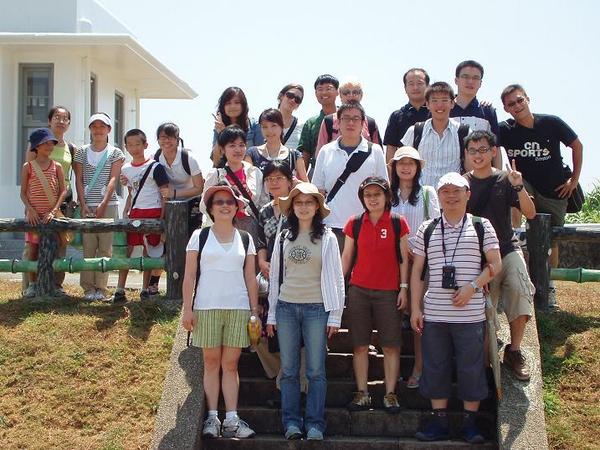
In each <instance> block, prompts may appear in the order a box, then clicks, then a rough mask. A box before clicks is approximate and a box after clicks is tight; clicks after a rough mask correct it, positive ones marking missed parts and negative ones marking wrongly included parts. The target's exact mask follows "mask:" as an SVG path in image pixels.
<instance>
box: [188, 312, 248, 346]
mask: <svg viewBox="0 0 600 450" xmlns="http://www.w3.org/2000/svg"><path fill="white" fill-rule="evenodd" d="M194 314H195V315H196V320H197V322H196V326H195V327H194V330H193V331H192V344H193V345H194V346H196V347H202V348H213V347H221V346H222V347H237V348H244V347H248V346H249V345H250V338H249V337H248V320H250V311H249V310H247V309H201V310H197V311H194Z"/></svg>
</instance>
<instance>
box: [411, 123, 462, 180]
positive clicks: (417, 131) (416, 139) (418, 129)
mask: <svg viewBox="0 0 600 450" xmlns="http://www.w3.org/2000/svg"><path fill="white" fill-rule="evenodd" d="M424 127H425V122H417V123H415V128H414V131H413V143H412V146H413V148H414V149H415V150H419V144H420V143H421V138H422V137H423V128H424ZM467 134H469V125H466V124H461V125H460V126H459V127H458V149H459V150H458V151H459V153H460V155H459V156H460V172H461V173H464V172H465V152H464V149H463V145H464V142H465V138H466V137H467Z"/></svg>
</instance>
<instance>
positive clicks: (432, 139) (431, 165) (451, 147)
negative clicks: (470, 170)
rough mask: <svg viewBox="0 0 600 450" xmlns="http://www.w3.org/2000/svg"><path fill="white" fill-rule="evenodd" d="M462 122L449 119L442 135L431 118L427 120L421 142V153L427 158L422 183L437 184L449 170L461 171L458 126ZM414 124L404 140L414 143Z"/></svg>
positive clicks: (409, 143)
mask: <svg viewBox="0 0 600 450" xmlns="http://www.w3.org/2000/svg"><path fill="white" fill-rule="evenodd" d="M459 127H460V124H459V123H458V122H456V121H455V120H453V119H450V120H449V121H448V126H447V127H446V129H445V130H444V133H443V134H442V137H440V135H439V134H438V133H437V132H436V131H435V130H434V129H433V127H432V125H431V119H427V120H426V121H425V125H424V126H423V136H422V137H421V142H419V148H418V149H417V150H419V153H420V154H421V157H422V158H423V159H424V160H425V166H424V167H423V173H422V178H421V184H422V185H424V186H425V185H429V186H437V182H438V180H439V179H440V178H441V177H442V175H445V174H447V173H448V172H458V173H460V172H461V167H460V145H459V143H458V128H459ZM414 130H415V127H414V125H413V126H412V127H410V128H409V129H408V131H407V132H406V134H405V135H404V137H403V138H402V142H403V143H404V145H412V143H413V138H414Z"/></svg>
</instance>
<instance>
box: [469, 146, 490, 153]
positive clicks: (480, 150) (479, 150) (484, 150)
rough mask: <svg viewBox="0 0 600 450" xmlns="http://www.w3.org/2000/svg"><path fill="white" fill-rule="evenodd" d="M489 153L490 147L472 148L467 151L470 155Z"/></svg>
mask: <svg viewBox="0 0 600 450" xmlns="http://www.w3.org/2000/svg"><path fill="white" fill-rule="evenodd" d="M489 151H490V148H489V147H479V148H473V147H471V148H468V149H467V153H468V154H469V155H475V154H477V153H480V154H482V155H483V154H485V153H487V152H489Z"/></svg>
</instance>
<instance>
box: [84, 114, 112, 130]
mask: <svg viewBox="0 0 600 450" xmlns="http://www.w3.org/2000/svg"><path fill="white" fill-rule="evenodd" d="M96 120H99V121H100V122H102V123H104V124H106V125H108V126H109V127H111V128H112V120H110V117H108V115H107V114H105V113H95V114H92V116H91V117H90V120H88V128H89V126H90V125H91V124H92V123H94V122H95V121H96Z"/></svg>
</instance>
